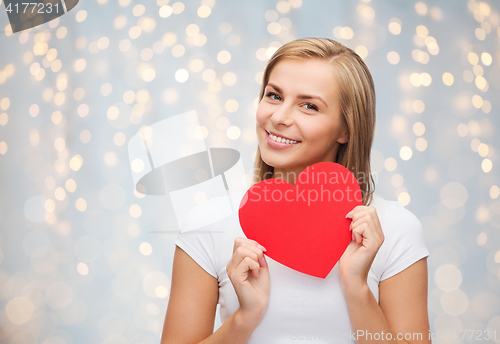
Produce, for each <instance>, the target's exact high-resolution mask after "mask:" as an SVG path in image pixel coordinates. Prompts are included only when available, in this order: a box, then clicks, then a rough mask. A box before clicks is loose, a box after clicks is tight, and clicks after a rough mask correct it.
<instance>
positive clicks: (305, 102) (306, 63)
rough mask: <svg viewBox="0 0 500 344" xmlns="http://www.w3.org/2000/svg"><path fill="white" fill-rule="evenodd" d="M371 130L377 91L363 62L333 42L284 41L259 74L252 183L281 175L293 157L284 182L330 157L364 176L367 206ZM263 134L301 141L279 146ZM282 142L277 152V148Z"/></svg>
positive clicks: (371, 184)
mask: <svg viewBox="0 0 500 344" xmlns="http://www.w3.org/2000/svg"><path fill="white" fill-rule="evenodd" d="M284 116H285V117H286V118H285V117H284ZM290 123H293V124H294V125H293V126H292V125H290ZM278 124H279V125H278ZM374 130H375V89H374V84H373V80H372V78H371V75H370V72H369V71H368V68H367V67H366V65H365V63H364V62H363V60H362V59H361V58H360V57H359V56H358V55H357V54H356V53H355V52H354V51H352V50H351V49H349V48H347V47H345V46H343V45H342V44H340V43H338V42H335V41H332V40H327V39H318V38H309V39H302V40H295V41H292V42H289V43H288V44H286V45H285V46H283V47H281V48H280V49H278V50H277V51H276V52H275V54H274V55H273V56H272V57H271V59H270V60H269V62H268V64H267V66H266V69H265V71H264V77H263V83H262V88H261V92H260V102H259V106H258V109H257V136H258V139H259V147H258V149H257V154H256V160H255V166H254V175H253V180H252V183H253V184H254V183H257V182H259V181H261V180H263V179H266V177H267V178H269V177H275V175H276V173H279V174H280V175H283V174H282V173H283V169H284V168H287V167H288V166H290V163H291V162H293V164H295V165H296V168H294V169H293V170H288V171H287V172H288V175H289V179H288V178H287V180H288V181H289V182H290V183H292V184H294V183H295V180H296V178H297V176H298V175H299V174H300V172H301V171H303V170H304V169H305V168H306V167H307V166H309V165H311V164H312V163H314V162H320V161H333V162H337V163H339V164H341V165H343V166H346V167H347V166H349V169H350V170H351V172H353V174H354V175H356V176H360V175H363V176H364V177H365V178H363V180H360V187H361V191H362V193H363V205H368V204H370V200H371V198H372V193H373V189H374V182H373V178H372V177H371V173H370V151H371V145H372V141H373V135H374ZM269 133H271V134H273V136H276V137H280V136H281V137H285V138H290V137H291V138H292V139H293V140H297V141H300V140H303V141H304V142H301V144H298V145H295V146H284V145H281V146H278V145H275V144H274V142H273V140H272V138H273V136H270V137H269V135H268V134H269ZM266 136H267V137H268V138H267V141H268V144H264V143H265V142H266ZM269 138H270V139H269ZM278 142H282V141H278ZM288 147H290V149H289V150H286V151H283V152H280V153H279V154H277V152H276V151H275V149H280V148H288ZM285 153H286V154H285ZM276 159H278V160H276Z"/></svg>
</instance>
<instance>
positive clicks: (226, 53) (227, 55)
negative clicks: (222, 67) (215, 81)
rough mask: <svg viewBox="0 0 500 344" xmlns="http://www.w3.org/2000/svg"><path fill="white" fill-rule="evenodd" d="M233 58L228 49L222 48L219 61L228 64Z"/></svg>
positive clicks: (218, 55) (218, 57)
mask: <svg viewBox="0 0 500 344" xmlns="http://www.w3.org/2000/svg"><path fill="white" fill-rule="evenodd" d="M230 60H231V54H230V53H229V51H227V50H222V51H220V52H219V53H218V54H217V61H219V63H222V64H226V63H228V62H229V61H230Z"/></svg>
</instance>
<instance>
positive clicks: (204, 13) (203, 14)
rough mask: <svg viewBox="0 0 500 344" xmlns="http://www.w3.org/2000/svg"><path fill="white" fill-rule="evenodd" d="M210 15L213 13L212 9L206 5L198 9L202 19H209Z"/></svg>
mask: <svg viewBox="0 0 500 344" xmlns="http://www.w3.org/2000/svg"><path fill="white" fill-rule="evenodd" d="M210 13H212V9H211V8H210V7H208V6H206V5H202V6H200V7H199V8H198V12H197V14H198V17H200V18H207V17H208V16H209V15H210Z"/></svg>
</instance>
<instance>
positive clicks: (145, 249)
mask: <svg viewBox="0 0 500 344" xmlns="http://www.w3.org/2000/svg"><path fill="white" fill-rule="evenodd" d="M139 252H141V254H142V255H144V256H149V255H151V253H153V248H152V247H151V245H150V244H149V243H147V242H143V243H141V244H140V245H139Z"/></svg>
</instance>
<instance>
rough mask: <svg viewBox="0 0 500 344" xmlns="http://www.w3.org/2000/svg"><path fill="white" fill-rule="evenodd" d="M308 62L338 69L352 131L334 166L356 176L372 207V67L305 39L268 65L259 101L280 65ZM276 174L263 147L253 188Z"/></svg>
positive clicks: (326, 43)
mask: <svg viewBox="0 0 500 344" xmlns="http://www.w3.org/2000/svg"><path fill="white" fill-rule="evenodd" d="M308 58H317V59H321V60H325V61H327V62H329V63H331V65H332V66H333V67H334V68H333V70H334V71H335V77H336V80H337V82H338V85H339V89H340V91H339V93H340V94H338V95H337V96H338V100H339V102H340V104H341V108H342V115H343V117H344V120H345V124H346V126H347V131H348V141H347V142H346V143H343V144H341V145H340V147H339V149H338V152H337V156H336V159H335V160H336V161H334V162H336V163H339V164H341V165H342V166H344V167H346V168H347V169H349V170H350V171H351V172H352V173H353V174H354V176H355V177H356V178H357V179H358V183H359V186H360V189H361V193H362V195H363V201H362V204H363V205H369V204H370V203H371V201H372V198H373V192H374V189H375V183H374V181H373V177H372V175H371V170H370V152H371V146H372V142H373V136H374V131H375V86H374V84H373V79H372V77H371V74H370V71H369V70H368V67H367V66H366V65H365V63H364V62H363V60H362V59H361V57H359V55H358V54H356V53H355V52H354V51H353V50H351V49H349V48H347V47H346V46H344V45H342V44H340V43H338V42H336V41H333V40H331V39H328V38H301V39H297V40H294V41H291V42H288V43H286V44H285V45H283V46H281V47H280V48H279V49H278V50H277V51H276V52H275V53H274V55H273V56H272V57H271V59H270V60H269V61H268V63H267V66H266V69H265V70H264V76H263V79H262V87H261V90H260V97H259V101H261V100H262V97H263V96H264V90H265V87H266V85H267V83H268V82H269V76H270V75H271V72H272V70H273V68H274V67H275V66H276V64H277V63H278V62H279V61H281V60H283V59H298V60H303V59H308ZM273 171H274V167H272V166H269V165H267V164H266V163H265V162H264V161H263V160H262V157H261V155H260V147H257V155H256V158H255V163H254V172H253V176H252V185H253V184H255V183H257V182H259V181H261V180H264V179H268V178H271V176H272V175H273ZM360 174H361V175H362V176H363V178H362V180H361V179H360V178H359V175H360ZM367 176H369V178H367Z"/></svg>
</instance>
